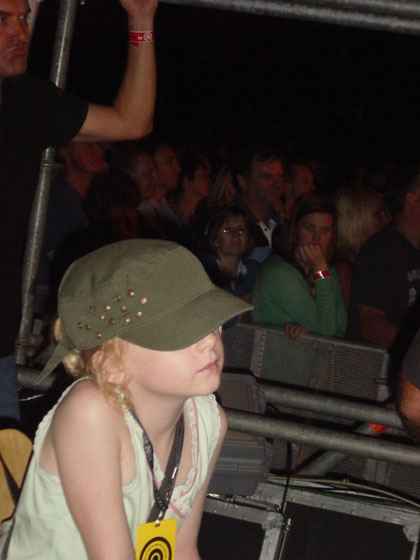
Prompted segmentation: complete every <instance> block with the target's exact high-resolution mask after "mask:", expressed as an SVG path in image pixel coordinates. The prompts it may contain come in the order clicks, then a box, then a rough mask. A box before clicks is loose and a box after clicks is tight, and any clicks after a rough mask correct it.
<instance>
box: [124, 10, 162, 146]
mask: <svg viewBox="0 0 420 560" xmlns="http://www.w3.org/2000/svg"><path fill="white" fill-rule="evenodd" d="M128 29H129V31H151V30H153V18H145V17H138V16H137V17H134V16H129V18H128ZM155 99H156V64H155V48H154V42H141V43H140V44H139V46H134V45H132V44H129V46H128V54H127V66H126V70H125V73H124V77H123V80H122V83H121V87H120V89H119V91H118V94H117V97H116V99H115V101H114V108H115V109H116V110H117V111H118V113H119V115H120V117H121V119H122V120H123V122H124V125H125V126H126V127H127V130H130V131H132V134H131V135H132V136H133V137H141V136H144V135H146V134H149V133H150V132H151V131H152V128H153V114H154V110H155Z"/></svg>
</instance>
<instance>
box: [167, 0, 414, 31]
mask: <svg viewBox="0 0 420 560" xmlns="http://www.w3.org/2000/svg"><path fill="white" fill-rule="evenodd" d="M165 2H167V3H170V4H184V5H190V6H198V7H205V8H215V9H218V10H229V11H236V12H244V13H250V14H256V15H266V16H276V17H285V18H293V19H302V20H309V21H315V22H318V23H329V24H335V25H347V26H352V27H366V28H371V29H379V30H381V31H392V32H397V33H406V34H414V35H419V34H420V13H419V12H420V6H419V4H418V2H415V1H413V0H411V1H408V0H406V1H399V0H365V1H364V0H347V1H346V0H306V1H300V0H299V1H298V0H288V1H283V0H165Z"/></svg>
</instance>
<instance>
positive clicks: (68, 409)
mask: <svg viewBox="0 0 420 560" xmlns="http://www.w3.org/2000/svg"><path fill="white" fill-rule="evenodd" d="M118 420H119V421H124V420H123V413H122V410H121V407H120V406H119V405H117V404H116V403H114V401H113V400H112V399H111V397H109V396H107V395H105V394H104V393H103V392H102V391H101V390H100V388H99V387H98V386H97V385H96V384H95V382H94V381H93V380H92V379H89V378H85V379H81V380H80V381H78V382H77V383H75V384H73V385H72V386H71V387H70V388H69V390H68V391H67V392H66V393H65V394H63V396H62V398H61V400H60V401H59V402H58V404H57V408H56V410H55V412H54V417H53V420H52V421H53V424H55V425H56V426H57V427H60V426H64V427H65V426H67V427H69V426H72V425H77V424H79V423H81V422H85V423H86V426H88V425H89V426H90V427H92V426H93V425H95V424H98V425H103V426H105V425H112V424H113V423H115V422H116V421H118Z"/></svg>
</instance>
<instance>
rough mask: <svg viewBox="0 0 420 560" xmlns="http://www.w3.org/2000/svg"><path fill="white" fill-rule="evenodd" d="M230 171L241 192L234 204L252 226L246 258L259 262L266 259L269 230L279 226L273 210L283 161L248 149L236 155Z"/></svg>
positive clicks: (271, 152) (266, 152)
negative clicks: (248, 256) (232, 170)
mask: <svg viewBox="0 0 420 560" xmlns="http://www.w3.org/2000/svg"><path fill="white" fill-rule="evenodd" d="M234 171H235V176H236V180H237V182H238V184H239V187H240V190H241V194H240V195H239V196H237V197H236V198H235V200H234V202H235V204H236V205H237V206H239V207H240V208H242V210H243V211H244V212H245V213H246V215H247V216H248V218H249V219H250V221H251V224H252V233H253V237H254V249H253V251H252V253H251V255H250V258H252V259H255V260H257V261H259V262H262V261H264V260H265V259H266V258H267V257H268V256H269V255H270V250H271V235H272V233H273V230H274V228H275V227H276V226H277V225H278V224H280V223H281V222H282V219H281V217H280V215H279V214H278V213H277V211H276V208H278V206H279V204H280V196H281V194H282V189H283V160H282V157H281V156H280V155H279V153H278V152H277V151H276V150H274V149H270V148H267V147H261V148H255V149H252V150H250V149H249V148H248V149H246V150H245V151H243V152H242V153H241V154H239V155H238V157H237V159H236V160H235V165H234Z"/></svg>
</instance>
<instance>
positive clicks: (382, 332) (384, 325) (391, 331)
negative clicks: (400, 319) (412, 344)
mask: <svg viewBox="0 0 420 560" xmlns="http://www.w3.org/2000/svg"><path fill="white" fill-rule="evenodd" d="M358 309H359V317H360V331H361V335H362V338H363V340H365V341H366V342H371V343H372V344H378V345H379V346H385V347H386V348H389V347H390V346H392V344H393V343H394V340H395V337H396V336H397V334H398V330H399V329H398V327H397V325H396V324H395V323H392V322H391V321H390V320H389V319H388V317H387V316H386V314H385V312H384V311H382V310H381V309H375V308H374V307H369V306H368V305H362V304H360V303H359V304H358Z"/></svg>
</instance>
